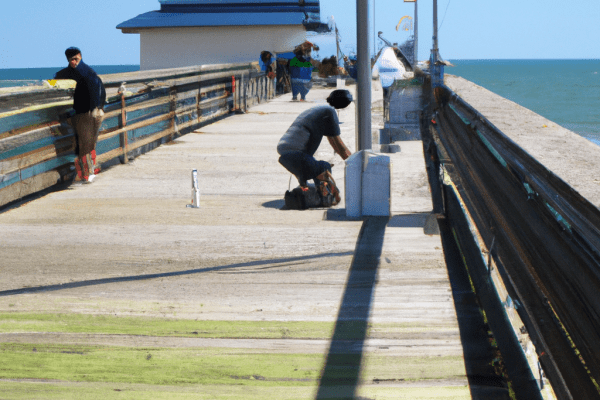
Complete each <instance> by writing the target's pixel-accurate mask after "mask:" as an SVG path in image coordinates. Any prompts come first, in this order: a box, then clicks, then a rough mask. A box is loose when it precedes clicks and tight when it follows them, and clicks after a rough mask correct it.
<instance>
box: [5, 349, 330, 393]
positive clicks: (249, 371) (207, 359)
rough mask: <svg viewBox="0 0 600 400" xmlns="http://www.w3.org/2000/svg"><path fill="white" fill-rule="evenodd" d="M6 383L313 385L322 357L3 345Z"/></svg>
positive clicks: (240, 351)
mask: <svg viewBox="0 0 600 400" xmlns="http://www.w3.org/2000/svg"><path fill="white" fill-rule="evenodd" d="M0 354H1V359H2V360H3V362H2V366H0V378H1V379H42V380H47V379H51V380H59V381H70V382H115V383H140V384H153V385H180V384H181V385H189V384H202V385H205V384H210V385H215V384H217V385H218V384H224V385H250V386H255V385H260V386H298V385H299V386H302V385H309V384H311V382H313V383H314V381H315V380H316V379H317V378H318V376H319V371H320V368H321V364H322V362H323V360H322V359H323V356H322V354H260V353H257V351H256V350H252V349H230V348H185V349H172V348H169V349H165V348H155V347H148V348H124V347H112V346H81V345H69V344H29V343H27V344H15V343H3V344H0Z"/></svg>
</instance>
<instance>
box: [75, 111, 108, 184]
mask: <svg viewBox="0 0 600 400" xmlns="http://www.w3.org/2000/svg"><path fill="white" fill-rule="evenodd" d="M103 119H104V111H102V110H101V109H99V108H94V109H93V110H92V111H89V112H87V113H82V114H75V116H73V118H72V122H73V128H74V129H75V137H76V148H75V152H76V153H77V158H76V159H75V169H76V170H77V178H78V179H85V180H87V178H88V177H89V176H90V175H93V174H94V173H95V169H96V142H97V141H98V133H99V132H100V126H101V125H102V120H103Z"/></svg>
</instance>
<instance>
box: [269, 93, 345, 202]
mask: <svg viewBox="0 0 600 400" xmlns="http://www.w3.org/2000/svg"><path fill="white" fill-rule="evenodd" d="M327 102H328V103H329V104H330V105H329V106H317V107H313V108H311V109H309V110H306V111H304V112H302V113H301V114H300V115H299V116H298V117H297V118H296V120H295V121H294V122H293V123H292V125H291V126H290V127H289V128H288V130H287V131H286V133H285V134H284V135H283V136H282V137H281V139H280V140H279V143H278V145H277V152H278V153H279V155H280V157H279V163H280V164H281V165H282V166H283V167H284V168H285V169H287V170H288V171H290V172H291V173H292V174H293V175H294V176H296V178H297V179H298V182H299V184H300V186H301V187H303V188H307V187H308V186H307V181H308V180H311V179H312V180H314V182H315V186H316V187H320V186H321V185H320V181H325V182H327V183H328V185H329V187H330V188H331V189H332V190H331V191H332V193H333V195H334V196H335V203H334V205H335V204H337V203H339V201H340V195H339V190H338V189H337V186H336V185H335V182H334V180H333V177H332V176H331V164H330V163H328V162H326V161H318V160H316V159H315V158H314V154H315V153H316V151H317V149H318V148H319V145H320V144H321V140H322V139H323V136H325V137H327V139H328V141H329V144H331V147H333V150H334V152H336V153H338V154H339V155H340V156H341V157H342V159H344V160H345V159H347V158H348V157H350V155H351V154H352V153H351V152H350V150H348V148H347V147H346V145H345V144H344V142H343V141H342V139H341V138H340V127H339V121H338V117H337V113H336V111H335V110H336V109H341V108H346V107H347V106H348V105H349V104H350V103H351V102H352V95H351V94H350V92H349V91H348V90H344V89H340V90H334V91H333V92H332V93H331V94H330V95H329V97H328V98H327Z"/></svg>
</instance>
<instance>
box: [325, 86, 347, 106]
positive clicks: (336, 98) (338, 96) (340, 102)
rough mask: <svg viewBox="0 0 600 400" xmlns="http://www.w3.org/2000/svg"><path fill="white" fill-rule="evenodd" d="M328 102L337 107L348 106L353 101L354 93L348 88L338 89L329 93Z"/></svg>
mask: <svg viewBox="0 0 600 400" xmlns="http://www.w3.org/2000/svg"><path fill="white" fill-rule="evenodd" d="M327 102H328V103H329V104H330V105H331V106H332V107H333V108H336V109H340V108H346V107H348V106H349V105H350V103H352V94H351V93H350V92H349V91H348V90H346V89H337V90H334V91H333V92H331V94H329V97H327Z"/></svg>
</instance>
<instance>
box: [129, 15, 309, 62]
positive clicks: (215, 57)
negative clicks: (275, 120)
mask: <svg viewBox="0 0 600 400" xmlns="http://www.w3.org/2000/svg"><path fill="white" fill-rule="evenodd" d="M305 40H306V30H305V29H304V27H303V26H302V25H291V26H290V25H288V26H284V25H276V26H218V27H194V28H165V29H162V28H161V29H156V28H155V29H149V30H142V31H140V69H142V70H149V69H162V68H177V67H187V66H192V65H206V64H224V63H233V62H249V61H258V58H259V56H260V52H261V51H263V50H268V51H271V52H273V53H281V52H287V51H292V50H293V49H294V47H295V46H297V45H299V44H301V43H302V42H304V41H305Z"/></svg>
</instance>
